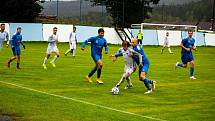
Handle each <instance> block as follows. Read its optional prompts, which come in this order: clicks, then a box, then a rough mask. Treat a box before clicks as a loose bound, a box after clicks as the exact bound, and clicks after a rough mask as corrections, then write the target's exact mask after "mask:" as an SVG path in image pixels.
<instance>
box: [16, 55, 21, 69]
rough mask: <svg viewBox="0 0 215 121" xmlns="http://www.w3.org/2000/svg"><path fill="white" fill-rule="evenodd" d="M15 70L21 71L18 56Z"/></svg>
mask: <svg viewBox="0 0 215 121" xmlns="http://www.w3.org/2000/svg"><path fill="white" fill-rule="evenodd" d="M16 68H17V69H21V68H20V55H18V56H17V63H16Z"/></svg>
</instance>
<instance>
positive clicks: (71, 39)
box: [69, 32, 77, 43]
mask: <svg viewBox="0 0 215 121" xmlns="http://www.w3.org/2000/svg"><path fill="white" fill-rule="evenodd" d="M76 42H77V39H76V33H75V32H71V33H70V35H69V43H76Z"/></svg>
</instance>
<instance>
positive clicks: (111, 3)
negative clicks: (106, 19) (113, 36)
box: [90, 0, 159, 27]
mask: <svg viewBox="0 0 215 121" xmlns="http://www.w3.org/2000/svg"><path fill="white" fill-rule="evenodd" d="M90 1H91V2H94V5H105V6H106V10H107V12H108V13H109V14H110V15H111V17H112V18H113V25H114V26H117V27H130V26H131V24H134V23H142V22H143V21H144V20H145V19H147V18H150V13H151V12H152V7H151V6H150V5H151V4H158V2H159V0H90Z"/></svg>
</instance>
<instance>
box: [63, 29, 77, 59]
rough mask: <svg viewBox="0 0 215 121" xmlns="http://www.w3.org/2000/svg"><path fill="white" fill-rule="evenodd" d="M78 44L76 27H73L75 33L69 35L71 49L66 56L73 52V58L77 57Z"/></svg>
mask: <svg viewBox="0 0 215 121" xmlns="http://www.w3.org/2000/svg"><path fill="white" fill-rule="evenodd" d="M76 44H77V38H76V27H75V26H74V27H73V32H71V33H70V35H69V49H68V50H67V51H66V52H65V56H67V54H68V53H69V52H71V54H72V56H73V57H75V54H76Z"/></svg>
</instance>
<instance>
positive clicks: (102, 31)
mask: <svg viewBox="0 0 215 121" xmlns="http://www.w3.org/2000/svg"><path fill="white" fill-rule="evenodd" d="M104 33H105V31H104V29H103V28H100V29H99V30H98V34H99V37H103V36H104Z"/></svg>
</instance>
